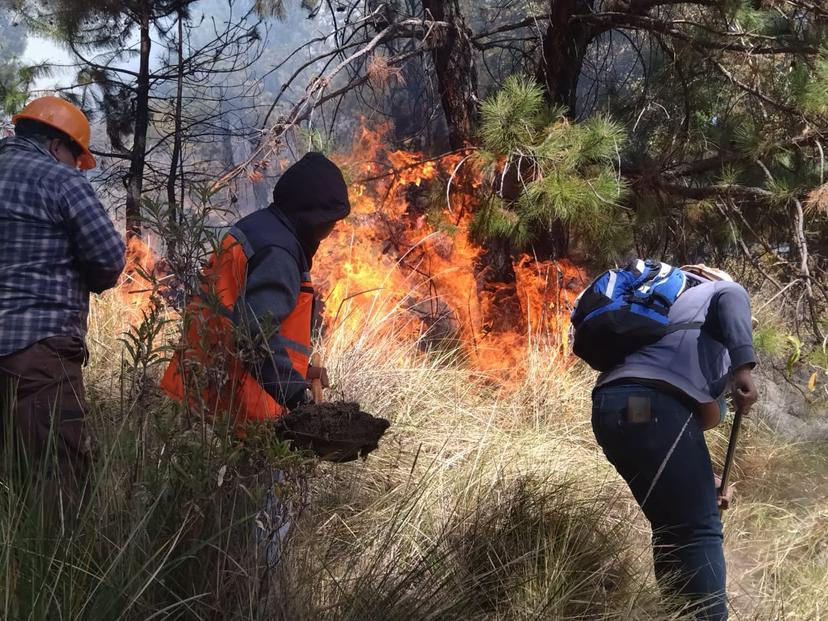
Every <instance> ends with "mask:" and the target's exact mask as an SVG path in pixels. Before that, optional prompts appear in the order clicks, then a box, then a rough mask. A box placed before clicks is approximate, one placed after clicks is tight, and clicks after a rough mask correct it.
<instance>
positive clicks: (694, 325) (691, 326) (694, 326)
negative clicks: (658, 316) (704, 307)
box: [664, 321, 704, 334]
mask: <svg viewBox="0 0 828 621" xmlns="http://www.w3.org/2000/svg"><path fill="white" fill-rule="evenodd" d="M703 325H704V322H703V321H686V322H684V323H674V324H671V325H669V326H667V329H666V330H665V332H664V333H665V334H672V333H673V332H680V331H682V330H698V329H699V328H701V327H702V326H703Z"/></svg>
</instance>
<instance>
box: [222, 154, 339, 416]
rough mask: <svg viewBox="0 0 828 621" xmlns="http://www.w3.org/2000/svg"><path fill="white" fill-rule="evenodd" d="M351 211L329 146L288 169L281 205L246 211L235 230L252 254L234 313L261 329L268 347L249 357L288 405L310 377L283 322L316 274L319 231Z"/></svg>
mask: <svg viewBox="0 0 828 621" xmlns="http://www.w3.org/2000/svg"><path fill="white" fill-rule="evenodd" d="M350 210H351V207H350V204H349V203H348V188H347V186H346V185H345V180H344V179H343V177H342V173H341V172H340V171H339V168H337V166H336V164H334V163H333V162H331V161H330V160H329V159H327V158H326V157H325V156H324V155H322V154H321V153H308V154H307V155H305V156H304V157H303V158H302V159H300V160H299V161H298V162H296V163H295V164H294V165H293V166H291V167H290V168H288V169H287V170H286V171H285V172H284V173H283V174H282V176H281V178H280V179H279V181H278V182H277V183H276V187H275V188H274V190H273V204H271V205H269V206H268V207H267V208H266V209H261V210H259V211H256V212H253V213H252V214H250V215H248V216H246V217H244V218H242V219H241V220H239V221H238V222H237V223H236V225H235V226H234V227H233V228H232V229H231V230H230V234H231V235H232V236H233V237H234V238H235V239H236V240H237V241H238V242H239V243H240V244H241V245H242V246H243V247H244V251H245V255H246V256H247V257H248V263H247V279H246V282H245V288H244V293H243V294H242V295H241V296H240V297H239V299H238V302H237V303H236V307H235V308H234V309H233V319H234V322H235V323H236V324H237V325H239V326H243V327H244V332H245V333H248V334H250V336H252V337H255V336H256V335H258V336H259V338H253V339H251V341H252V342H259V343H262V342H266V343H267V346H268V347H267V351H259V352H248V354H249V355H246V356H244V358H245V360H249V361H250V362H249V363H248V368H249V370H250V372H251V373H252V374H253V375H254V377H256V378H257V379H258V380H259V383H260V384H261V385H262V387H263V388H264V389H265V390H266V391H267V392H268V394H270V395H271V396H272V397H273V398H274V399H275V400H276V401H278V402H279V403H281V404H283V405H288V407H291V406H293V405H295V404H296V403H297V402H298V400H299V399H301V397H302V396H304V392H305V388H306V380H305V378H304V377H300V376H299V374H298V373H296V371H294V369H293V365H292V364H291V361H290V358H289V357H288V354H287V351H286V350H285V348H284V344H283V343H282V342H281V340H280V337H279V334H278V330H279V326H280V324H281V322H282V321H283V320H284V319H285V318H286V317H287V316H288V315H290V313H291V312H292V311H293V309H294V307H295V306H296V301H297V299H298V297H299V288H300V284H301V282H302V281H303V280H310V275H309V272H310V267H311V264H312V261H313V256H314V254H316V250H317V248H318V247H319V244H320V242H321V241H322V238H321V237H320V234H319V231H320V230H322V229H325V228H327V226H329V225H330V224H331V223H333V222H336V221H338V220H341V219H343V218H345V217H346V216H347V215H348V214H349V213H350ZM265 330H266V331H267V333H266V334H264V333H263V331H265Z"/></svg>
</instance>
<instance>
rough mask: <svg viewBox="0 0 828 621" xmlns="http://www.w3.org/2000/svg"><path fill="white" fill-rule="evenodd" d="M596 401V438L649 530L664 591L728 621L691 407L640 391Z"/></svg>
mask: <svg viewBox="0 0 828 621" xmlns="http://www.w3.org/2000/svg"><path fill="white" fill-rule="evenodd" d="M631 397H632V400H631ZM592 399H593V400H592V403H593V406H592V428H593V431H594V432H595V438H596V439H597V440H598V443H599V444H600V445H601V448H602V449H603V450H604V454H605V455H606V456H607V459H609V461H610V463H612V465H613V466H615V469H616V470H617V471H618V473H619V474H620V475H621V476H622V477H623V478H624V480H625V481H626V482H627V484H628V485H629V487H630V490H631V491H632V493H633V496H635V499H636V501H637V502H638V504H639V506H640V507H641V509H642V510H643V512H644V515H645V516H646V517H647V519H648V520H649V521H650V524H651V526H652V529H653V559H654V565H655V574H656V579H657V580H658V582H659V584H660V586H661V588H662V592H665V593H668V594H676V595H679V596H682V597H684V598H687V599H689V600H690V602H691V606H692V609H693V611H694V612H695V615H696V617H697V618H698V619H707V620H716V621H719V620H723V619H727V605H726V602H725V561H724V552H723V549H722V523H721V520H720V519H719V511H718V507H717V504H716V487H715V482H714V479H713V468H712V465H711V463H710V454H709V452H708V450H707V444H706V443H705V441H704V432H703V431H702V429H701V428H700V427H699V425H698V423H697V421H696V417H695V416H693V415H692V413H691V410H690V408H689V406H688V404H686V403H684V402H682V401H680V400H678V399H676V398H675V397H673V396H670V395H669V394H667V393H664V392H661V391H659V390H657V389H654V388H650V387H646V386H641V385H636V384H623V385H612V386H606V387H603V388H598V389H596V390H595V392H594V393H593V398H592Z"/></svg>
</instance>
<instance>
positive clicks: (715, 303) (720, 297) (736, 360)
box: [705, 282, 756, 369]
mask: <svg viewBox="0 0 828 621" xmlns="http://www.w3.org/2000/svg"><path fill="white" fill-rule="evenodd" d="M717 285H718V288H717V291H716V293H715V294H714V295H713V299H712V300H711V301H710V307H709V309H708V311H707V319H708V321H707V322H705V323H708V324H709V325H710V328H711V330H712V331H713V335H714V336H715V337H716V338H717V339H718V340H719V341H720V342H721V343H722V344H723V345H724V346H725V347H726V348H727V351H728V353H729V354H730V366H731V368H732V369H735V368H738V367H741V366H744V365H750V366H751V367H754V366H756V354H755V352H754V350H753V325H752V323H751V314H750V297H749V296H748V293H747V291H745V289H744V288H743V287H742V286H741V285H739V284H737V283H732V282H722V283H717Z"/></svg>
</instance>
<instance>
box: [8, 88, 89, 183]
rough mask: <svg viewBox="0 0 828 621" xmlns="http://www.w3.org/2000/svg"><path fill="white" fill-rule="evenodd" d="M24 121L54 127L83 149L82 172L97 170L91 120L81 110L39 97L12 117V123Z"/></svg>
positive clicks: (81, 155) (58, 99) (59, 99)
mask: <svg viewBox="0 0 828 621" xmlns="http://www.w3.org/2000/svg"><path fill="white" fill-rule="evenodd" d="M22 119H29V120H31V121H37V122H38V123H43V124H44V125H48V126H49V127H54V128H55V129H58V130H60V131H62V132H63V133H64V134H66V135H67V136H69V137H70V138H71V139H72V140H73V141H74V142H75V144H77V145H78V146H79V147H80V149H81V154H80V157H79V158H78V166H79V167H80V169H81V170H89V169H90V168H95V165H96V162H95V158H94V156H93V155H92V154H91V153H90V152H89V136H90V134H91V133H92V132H91V130H90V128H89V119H87V118H86V115H85V114H84V113H83V112H81V110H80V108H78V107H77V106H74V105H72V104H71V103H69V102H68V101H66V100H65V99H61V98H60V97H53V96H51V95H49V96H46V97H38V98H37V99H35V100H33V101H30V102H29V103H28V104H26V106H25V107H24V108H23V109H22V110H21V111H20V112H18V113H17V114H15V115H14V116H13V117H12V123H15V124H16V123H17V122H18V121H20V120H22Z"/></svg>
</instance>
